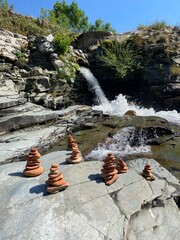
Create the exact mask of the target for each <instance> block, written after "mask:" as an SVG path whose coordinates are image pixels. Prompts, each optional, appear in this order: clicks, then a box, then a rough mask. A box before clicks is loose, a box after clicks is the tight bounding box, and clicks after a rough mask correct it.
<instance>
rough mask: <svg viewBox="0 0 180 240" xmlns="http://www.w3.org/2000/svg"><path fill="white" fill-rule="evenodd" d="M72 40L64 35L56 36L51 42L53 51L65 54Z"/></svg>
mask: <svg viewBox="0 0 180 240" xmlns="http://www.w3.org/2000/svg"><path fill="white" fill-rule="evenodd" d="M72 40H73V37H71V36H70V35H65V34H62V33H60V34H58V35H56V36H55V38H54V40H53V44H54V47H55V50H56V52H57V53H59V54H65V53H67V52H68V49H69V46H70V44H71V42H72Z"/></svg>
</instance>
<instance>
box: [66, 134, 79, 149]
mask: <svg viewBox="0 0 180 240" xmlns="http://www.w3.org/2000/svg"><path fill="white" fill-rule="evenodd" d="M76 145H77V143H76V140H75V139H74V138H73V136H72V134H71V133H69V134H68V145H67V147H68V149H70V150H72V149H73V147H74V146H76Z"/></svg>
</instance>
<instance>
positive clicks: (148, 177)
mask: <svg viewBox="0 0 180 240" xmlns="http://www.w3.org/2000/svg"><path fill="white" fill-rule="evenodd" d="M142 176H143V177H144V178H145V179H146V180H148V181H153V180H155V177H154V175H153V173H152V169H151V166H150V165H149V164H147V165H146V166H145V168H144V170H143V172H142Z"/></svg>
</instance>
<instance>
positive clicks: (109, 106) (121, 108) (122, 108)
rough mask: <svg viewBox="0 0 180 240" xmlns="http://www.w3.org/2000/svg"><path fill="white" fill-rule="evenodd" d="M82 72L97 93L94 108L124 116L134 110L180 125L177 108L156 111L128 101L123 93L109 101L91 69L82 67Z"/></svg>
mask: <svg viewBox="0 0 180 240" xmlns="http://www.w3.org/2000/svg"><path fill="white" fill-rule="evenodd" d="M80 72H81V73H82V74H83V75H84V77H85V78H86V79H87V82H88V84H89V87H90V90H91V91H93V92H94V93H95V94H96V99H97V100H98V102H97V103H98V105H96V106H94V107H93V109H95V110H101V111H103V113H107V114H109V115H116V116H122V115H124V114H125V113H126V112H127V111H128V110H134V111H135V112H136V114H137V115H139V116H158V117H162V118H165V119H167V120H168V121H170V122H173V123H177V124H179V125H180V113H178V112H177V111H176V110H173V111H159V112H156V111H155V110H154V109H153V108H149V109H147V108H144V107H139V106H137V105H135V104H133V103H128V102H127V99H126V98H125V96H123V95H122V94H119V95H118V96H117V98H116V99H115V100H113V101H108V99H107V98H106V96H105V95H104V93H103V91H102V89H101V87H100V85H99V83H98V81H97V79H96V78H95V77H94V76H93V74H92V73H91V71H90V70H89V69H88V68H85V67H81V68H80Z"/></svg>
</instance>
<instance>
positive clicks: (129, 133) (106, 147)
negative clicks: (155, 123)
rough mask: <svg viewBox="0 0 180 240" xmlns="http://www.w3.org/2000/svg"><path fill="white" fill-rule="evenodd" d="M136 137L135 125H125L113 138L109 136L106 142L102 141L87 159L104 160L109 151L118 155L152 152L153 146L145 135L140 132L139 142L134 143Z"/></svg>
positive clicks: (125, 155)
mask: <svg viewBox="0 0 180 240" xmlns="http://www.w3.org/2000/svg"><path fill="white" fill-rule="evenodd" d="M135 137H137V136H136V135H135V127H124V128H122V129H121V131H120V132H118V133H117V134H115V135H113V137H112V138H107V139H106V142H105V143H100V144H99V145H98V146H97V148H96V149H94V150H92V151H91V152H90V154H88V155H87V156H86V159H97V160H103V159H104V158H105V156H106V155H107V154H108V153H112V152H113V154H115V155H116V157H127V156H128V157H130V156H132V155H138V154H140V155H141V156H142V155H144V154H150V153H151V148H150V146H149V145H146V136H143V134H142V132H140V133H139V137H138V139H139V143H138V144H136V145H134V142H135Z"/></svg>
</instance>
